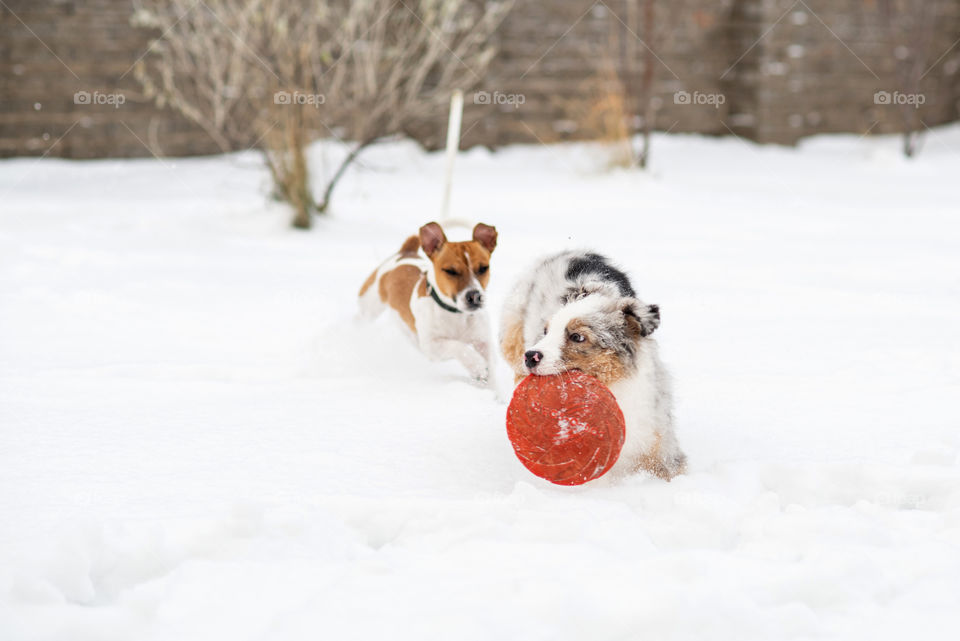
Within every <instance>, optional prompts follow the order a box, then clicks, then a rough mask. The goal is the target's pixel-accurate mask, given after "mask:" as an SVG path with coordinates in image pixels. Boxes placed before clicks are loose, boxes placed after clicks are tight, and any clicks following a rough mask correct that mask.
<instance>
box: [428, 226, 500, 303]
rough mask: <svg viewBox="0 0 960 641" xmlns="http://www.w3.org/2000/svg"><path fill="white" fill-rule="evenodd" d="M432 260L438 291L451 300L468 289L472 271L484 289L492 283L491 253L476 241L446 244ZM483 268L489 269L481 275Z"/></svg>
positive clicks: (435, 253)
mask: <svg viewBox="0 0 960 641" xmlns="http://www.w3.org/2000/svg"><path fill="white" fill-rule="evenodd" d="M467 257H469V260H468V258H467ZM430 260H432V261H433V277H434V280H435V281H436V283H437V289H439V290H440V293H442V294H444V295H445V296H447V297H449V298H456V297H457V294H459V293H460V292H462V291H463V290H464V289H466V288H467V286H468V285H469V284H470V277H471V273H470V272H471V271H472V272H473V274H472V275H473V276H474V277H475V278H476V279H477V282H479V283H480V285H481V286H482V287H483V288H484V289H486V288H487V283H488V282H489V281H490V269H489V268H490V252H489V251H487V250H486V249H485V248H484V247H483V245H481V244H480V243H478V242H477V241H475V240H467V241H463V242H456V243H450V242H446V243H444V244H443V245H441V246H440V248H439V249H438V250H437V251H436V252H434V254H433V255H432V256H431V257H430ZM482 267H486V268H487V269H486V270H483V272H484V273H482V274H481V273H479V271H481V268H482ZM446 270H449V272H453V273H449V272H448V271H446Z"/></svg>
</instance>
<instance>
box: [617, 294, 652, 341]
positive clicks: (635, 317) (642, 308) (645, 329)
mask: <svg viewBox="0 0 960 641" xmlns="http://www.w3.org/2000/svg"><path fill="white" fill-rule="evenodd" d="M621 310H622V311H623V315H624V317H625V318H626V321H627V327H630V328H632V329H633V330H634V331H635V332H636V334H637V336H638V337H643V336H649V335H650V334H652V333H653V332H654V330H656V329H657V328H658V327H660V307H659V306H658V305H647V304H646V303H641V302H640V301H638V300H637V299H635V298H631V299H629V300H627V301H626V302H624V303H623V305H622V306H621Z"/></svg>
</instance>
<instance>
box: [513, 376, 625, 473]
mask: <svg viewBox="0 0 960 641" xmlns="http://www.w3.org/2000/svg"><path fill="white" fill-rule="evenodd" d="M624 434H625V424H624V421H623V412H622V411H620V406H619V405H618V404H617V399H616V398H615V397H614V396H613V393H612V392H611V391H610V390H609V389H607V387H606V385H604V384H603V383H601V382H600V381H598V380H597V379H595V378H593V377H592V376H588V375H586V374H584V373H582V372H578V371H572V372H564V373H563V374H558V375H556V376H534V375H532V374H531V375H530V376H528V377H526V378H525V379H523V380H522V381H521V382H520V384H519V385H518V386H517V389H516V390H514V392H513V399H512V400H511V401H510V406H509V407H508V408H507V436H508V437H509V438H510V443H512V444H513V451H514V452H516V454H517V458H519V459H520V462H521V463H523V465H524V467H526V468H527V469H528V470H530V471H531V472H533V473H534V474H536V475H537V476H539V477H540V478H543V479H546V480H548V481H550V482H551V483H556V484H557V485H581V484H583V483H586V482H587V481H592V480H593V479H596V478H599V477H601V476H603V475H604V474H606V473H607V472H608V471H609V470H610V468H611V467H613V464H614V463H616V462H617V457H619V456H620V450H621V448H623V439H624Z"/></svg>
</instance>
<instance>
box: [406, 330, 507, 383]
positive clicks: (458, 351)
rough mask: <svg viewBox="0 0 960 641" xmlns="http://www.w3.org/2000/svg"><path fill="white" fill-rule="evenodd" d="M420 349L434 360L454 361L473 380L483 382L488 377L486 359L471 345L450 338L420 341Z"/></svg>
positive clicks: (488, 370) (488, 371)
mask: <svg viewBox="0 0 960 641" xmlns="http://www.w3.org/2000/svg"><path fill="white" fill-rule="evenodd" d="M420 349H422V350H423V352H424V353H425V354H426V355H427V356H428V357H430V358H432V359H434V360H440V361H442V360H448V359H456V360H458V361H460V363H461V364H462V365H463V366H464V367H466V368H467V371H468V372H470V375H471V376H473V377H474V378H476V379H478V380H481V381H485V380H487V378H488V377H489V375H490V369H489V367H488V365H487V359H486V358H484V356H483V355H482V354H481V353H480V352H478V351H477V350H476V348H474V346H473V345H470V344H468V343H463V342H461V341H458V340H454V339H452V338H427V339H421V341H420Z"/></svg>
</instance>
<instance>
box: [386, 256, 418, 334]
mask: <svg viewBox="0 0 960 641" xmlns="http://www.w3.org/2000/svg"><path fill="white" fill-rule="evenodd" d="M421 276H422V272H421V271H420V270H419V269H417V268H416V267H414V266H413V265H400V266H399V267H397V268H395V269H392V270H390V271H388V272H387V273H385V274H384V275H383V277H382V278H380V298H381V299H383V301H384V302H385V303H386V304H387V305H389V306H390V307H392V308H393V309H394V310H396V312H397V314H399V315H400V318H401V319H403V322H404V323H406V324H407V326H408V327H409V328H410V329H411V330H413V331H414V332H416V331H417V323H416V320H415V319H414V317H413V312H411V311H410V297H411V296H412V294H413V289H414V288H415V287H416V286H417V281H419V280H420V279H421Z"/></svg>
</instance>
